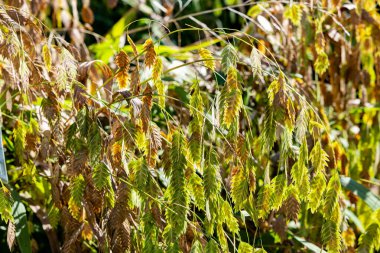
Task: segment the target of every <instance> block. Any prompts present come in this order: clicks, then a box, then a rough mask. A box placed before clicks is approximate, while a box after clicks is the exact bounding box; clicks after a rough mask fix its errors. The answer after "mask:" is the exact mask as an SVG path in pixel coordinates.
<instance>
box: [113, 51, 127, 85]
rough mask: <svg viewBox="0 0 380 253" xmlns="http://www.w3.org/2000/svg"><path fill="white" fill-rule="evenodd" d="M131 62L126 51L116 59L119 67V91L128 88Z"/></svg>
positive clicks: (117, 78) (117, 76) (120, 53)
mask: <svg viewBox="0 0 380 253" xmlns="http://www.w3.org/2000/svg"><path fill="white" fill-rule="evenodd" d="M129 62H130V61H129V57H128V55H127V54H126V53H125V52H124V51H120V52H119V53H118V54H117V55H116V57H115V64H116V65H117V66H118V67H119V70H118V73H117V74H116V80H117V83H118V84H119V89H126V88H127V87H128V77H129V75H128V70H129Z"/></svg>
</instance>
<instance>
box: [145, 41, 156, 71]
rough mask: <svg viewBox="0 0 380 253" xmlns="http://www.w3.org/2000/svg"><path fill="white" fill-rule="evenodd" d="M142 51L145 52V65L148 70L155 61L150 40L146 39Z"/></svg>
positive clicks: (154, 53) (154, 52)
mask: <svg viewBox="0 0 380 253" xmlns="http://www.w3.org/2000/svg"><path fill="white" fill-rule="evenodd" d="M144 50H145V52H146V53H145V61H144V63H145V65H146V66H147V67H148V68H150V67H151V66H153V64H154V62H155V60H156V51H155V50H154V44H153V40H152V39H147V40H146V41H145V43H144Z"/></svg>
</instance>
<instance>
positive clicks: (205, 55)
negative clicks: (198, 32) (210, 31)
mask: <svg viewBox="0 0 380 253" xmlns="http://www.w3.org/2000/svg"><path fill="white" fill-rule="evenodd" d="M198 52H199V55H200V56H201V58H202V60H205V61H204V64H205V66H206V67H207V68H209V69H211V70H212V71H214V70H215V63H214V57H213V56H212V54H211V52H210V50H208V49H205V48H201V49H199V51H198Z"/></svg>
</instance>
